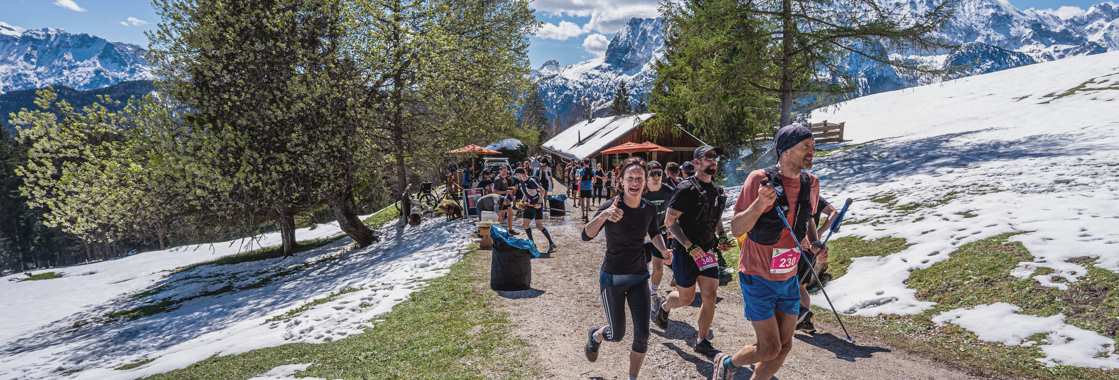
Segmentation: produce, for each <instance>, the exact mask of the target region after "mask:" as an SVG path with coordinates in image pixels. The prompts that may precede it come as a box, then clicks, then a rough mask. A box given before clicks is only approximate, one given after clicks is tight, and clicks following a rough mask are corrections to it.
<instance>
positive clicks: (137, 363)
mask: <svg viewBox="0 0 1119 380" xmlns="http://www.w3.org/2000/svg"><path fill="white" fill-rule="evenodd" d="M155 359H156V358H143V359H140V360H137V361H134V362H131V363H125V364H121V365H120V366H119V367H116V368H113V369H115V370H117V371H127V370H130V369H136V368H140V367H143V366H145V365H147V364H148V363H151V362H153V361H155Z"/></svg>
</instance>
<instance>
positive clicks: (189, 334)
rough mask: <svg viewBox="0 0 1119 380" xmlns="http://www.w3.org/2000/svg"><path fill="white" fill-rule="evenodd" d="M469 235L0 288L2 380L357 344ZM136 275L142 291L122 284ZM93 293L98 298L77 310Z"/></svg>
mask: <svg viewBox="0 0 1119 380" xmlns="http://www.w3.org/2000/svg"><path fill="white" fill-rule="evenodd" d="M472 227H473V225H472V224H471V223H470V222H469V221H464V220H459V221H445V220H429V221H427V222H425V223H423V224H421V225H420V226H416V227H408V228H406V229H405V230H404V233H403V234H402V235H401V236H400V237H399V239H392V238H391V237H393V236H394V226H389V227H385V228H382V229H381V231H380V232H379V235H380V236H383V237H386V238H389V239H386V240H385V241H382V242H379V243H375V244H373V245H371V246H369V247H366V248H363V249H350V248H349V243H350V242H349V240H348V239H341V240H339V241H336V242H333V243H330V244H327V245H325V246H323V247H320V248H317V249H313V250H309V251H306V252H303V253H300V254H299V255H296V256H293V257H288V258H276V259H268V260H259V261H254V262H246V263H241V264H232V265H207V266H201V267H196V268H193V269H190V270H186V271H180V272H175V273H172V274H170V275H168V273H167V272H166V271H167V270H168V269H172V268H177V267H180V266H182V264H183V263H189V262H197V261H202V260H207V259H211V258H213V257H212V256H207V255H199V254H190V253H189V252H177V253H178V254H177V255H176V254H174V253H175V252H149V253H142V254H138V255H135V256H132V257H128V258H125V259H121V260H114V261H110V262H104V263H98V264H91V265H97V266H98V270H97V273H96V274H92V275H87V276H75V277H64V278H62V279H55V280H46V281H29V282H25V283H17V282H11V281H0V292H3V293H4V297H3V298H2V299H0V308H3V309H5V310H6V311H14V312H13V313H11V314H8V313H6V314H5V318H4V323H5V324H7V326H6V327H7V331H5V332H6V334H7V335H6V336H5V337H4V338H2V339H0V378H10V377H15V378H29V379H37V378H57V377H60V376H63V375H65V376H67V377H69V378H73V379H131V378H137V377H144V376H148V375H152V374H157V373H162V372H166V371H170V370H174V369H178V368H182V367H186V366H188V365H190V364H192V363H195V362H198V361H202V360H205V359H207V358H209V357H211V356H214V355H231V354H236V353H241V352H246V351H250V350H254V349H258V348H263V347H271V346H277V345H281V344H285V343H294V342H307V343H322V342H330V341H334V340H338V339H343V338H345V337H347V336H351V335H354V334H359V333H361V332H363V331H364V330H365V329H367V328H369V327H371V326H372V325H373V323H375V322H371V321H374V320H375V319H376V318H377V317H378V316H380V315H383V314H384V313H386V312H388V311H390V310H391V309H392V308H393V307H394V306H395V305H397V304H398V303H400V302H402V301H404V300H405V299H407V298H408V297H409V296H410V295H411V293H412V292H414V291H415V290H417V289H419V288H421V287H422V286H423V284H424V283H426V282H427V281H429V280H431V279H433V278H436V277H439V276H442V275H444V274H446V273H447V271H449V269H450V266H451V265H453V264H454V263H455V262H457V261H458V260H459V259H460V258H461V257H462V254H463V250H464V249H465V246H466V244H467V242H468V241H469V239H470V237H471V234H470V231H473V230H474V229H473V228H472ZM337 231H338V229H337V226H336V225H334V224H331V225H330V226H319V227H318V228H316V229H315V230H312V231H302V230H301V232H302V233H304V234H306V233H307V232H311V233H314V234H318V235H320V236H330V235H331V234H333V233H337ZM299 237H300V238H301V239H303V238H304V236H299ZM272 243H277V242H272ZM232 250H233V249H232V248H231V249H230V251H232ZM141 259H143V260H141ZM66 270H67V271H79V272H85V271H87V270H84V269H81V268H67V269H66ZM131 277H138V278H140V279H142V281H140V280H137V279H132V280H130V281H123V282H121V280H125V279H128V278H131ZM61 280H68V282H61ZM56 281H58V282H56ZM31 283H38V284H31ZM17 287H18V289H17ZM85 289H90V290H93V291H94V295H95V297H93V299H86V300H84V301H81V302H79V299H82V294H81V293H82V291H83V290H85ZM145 289H146V291H145V292H144V293H140V292H139V291H140V290H145ZM34 294H38V295H41V296H42V297H41V298H36V297H33V296H31V295H34ZM316 300H318V301H319V302H318V304H317V305H313V303H315V302H314V301H316ZM82 305H85V306H82ZM143 307H156V308H157V309H158V310H157V312H155V313H149V314H145V315H140V316H138V317H137V318H134V319H131V320H128V318H127V317H118V318H110V317H108V316H111V315H113V314H112V313H120V312H126V311H132V310H138V308H143ZM55 308H57V309H59V310H57V311H53V312H51V313H49V314H45V315H48V316H49V318H50V319H46V318H44V317H42V316H41V315H40V314H37V313H40V312H41V311H42V310H52V309H55ZM8 315H11V316H12V317H11V318H10V319H11V320H12V321H11V322H9V318H8ZM59 315H61V316H59ZM44 323H46V324H45V325H44ZM143 358H157V359H155V360H154V361H152V362H151V363H148V364H146V365H144V366H142V367H140V368H136V369H132V370H128V371H117V370H114V369H112V368H116V367H119V366H120V365H121V364H125V363H132V362H136V361H137V360H139V359H143Z"/></svg>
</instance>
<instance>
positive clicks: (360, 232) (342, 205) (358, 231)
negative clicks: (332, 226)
mask: <svg viewBox="0 0 1119 380" xmlns="http://www.w3.org/2000/svg"><path fill="white" fill-rule="evenodd" d="M345 189H346V190H345V191H343V192H341V193H339V194H337V195H335V196H334V198H333V199H331V200H330V207H331V208H333V209H334V217H335V218H336V219H338V226H339V227H341V228H342V231H343V232H345V233H346V235H349V236H350V238H351V239H354V242H355V243H357V246H358V247H366V246H369V245H370V244H373V242H374V239H375V238H374V236H373V231H372V230H370V229H369V227H367V226H366V225H365V223H362V222H361V218H358V217H357V212H355V211H354V209H355V207H354V194H353V187H352V186H351V185H350V184H349V183H347V184H346V186H345Z"/></svg>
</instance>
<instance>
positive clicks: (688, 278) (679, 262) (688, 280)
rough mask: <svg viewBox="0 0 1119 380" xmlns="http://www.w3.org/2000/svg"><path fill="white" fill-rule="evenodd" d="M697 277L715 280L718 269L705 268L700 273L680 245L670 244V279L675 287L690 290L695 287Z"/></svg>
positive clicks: (716, 267)
mask: <svg viewBox="0 0 1119 380" xmlns="http://www.w3.org/2000/svg"><path fill="white" fill-rule="evenodd" d="M699 276H704V277H707V278H713V279H716V280H717V279H719V267H718V266H715V267H713V268H707V270H704V271H702V272H700V271H699V267H697V266H696V265H695V260H692V255H690V254H688V253H687V252H685V251H684V247H681V246H680V244H672V279H673V280H675V281H676V286H679V287H682V288H690V287H692V286H694V285H695V283H696V280H697V279H699Z"/></svg>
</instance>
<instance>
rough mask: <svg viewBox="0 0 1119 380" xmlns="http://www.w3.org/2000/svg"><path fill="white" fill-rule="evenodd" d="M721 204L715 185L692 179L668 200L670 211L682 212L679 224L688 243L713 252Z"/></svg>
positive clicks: (681, 184)
mask: <svg viewBox="0 0 1119 380" xmlns="http://www.w3.org/2000/svg"><path fill="white" fill-rule="evenodd" d="M718 202H719V189H718V188H716V187H715V185H713V184H711V183H707V182H703V181H700V180H699V179H695V178H691V179H688V180H684V181H680V186H678V187H676V192H675V193H673V194H672V198H671V199H669V200H668V208H671V209H673V210H676V211H680V212H682V214H681V215H680V219H679V223H680V227H681V228H682V229H683V230H684V235H685V236H687V237H688V240H691V242H692V244H696V245H699V246H700V247H701V248H703V249H704V250H710V249H714V248H715V245H716V239H715V227H716V224H717V223H718V222H719V214H721V212H720V211H721V210H719V209H718ZM676 244H680V243H679V242H677V243H676ZM682 248H685V249H686V248H687V247H682Z"/></svg>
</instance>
